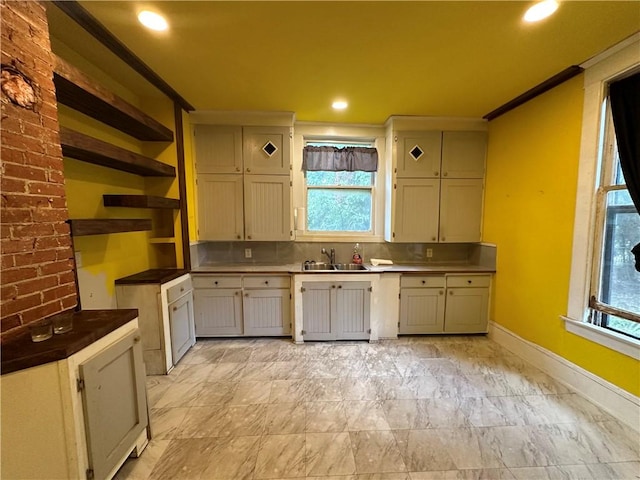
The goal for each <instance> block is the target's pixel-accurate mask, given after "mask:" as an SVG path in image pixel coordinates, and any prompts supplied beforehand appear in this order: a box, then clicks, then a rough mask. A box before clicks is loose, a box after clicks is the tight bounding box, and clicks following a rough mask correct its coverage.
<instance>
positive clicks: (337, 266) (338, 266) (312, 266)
mask: <svg viewBox="0 0 640 480" xmlns="http://www.w3.org/2000/svg"><path fill="white" fill-rule="evenodd" d="M302 270H303V271H305V272H311V271H320V272H331V271H334V272H335V271H341V272H359V271H367V270H368V269H367V267H365V266H364V265H358V264H355V263H334V264H331V263H322V262H320V263H303V264H302Z"/></svg>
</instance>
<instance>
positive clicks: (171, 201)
mask: <svg viewBox="0 0 640 480" xmlns="http://www.w3.org/2000/svg"><path fill="white" fill-rule="evenodd" d="M102 200H103V203H104V206H105V207H130V208H167V209H174V210H175V209H179V208H180V200H178V199H177V198H165V197H154V196H152V195H103V196H102Z"/></svg>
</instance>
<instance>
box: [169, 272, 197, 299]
mask: <svg viewBox="0 0 640 480" xmlns="http://www.w3.org/2000/svg"><path fill="white" fill-rule="evenodd" d="M192 288H193V286H192V284H191V278H187V279H185V280H184V281H182V282H180V283H179V284H178V285H174V286H173V287H171V288H168V289H167V302H168V303H172V302H175V301H176V300H177V299H178V298H180V297H181V296H182V295H184V294H185V293H187V292H188V291H189V290H191V289H192Z"/></svg>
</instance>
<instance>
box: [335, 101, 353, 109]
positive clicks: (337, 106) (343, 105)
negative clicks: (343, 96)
mask: <svg viewBox="0 0 640 480" xmlns="http://www.w3.org/2000/svg"><path fill="white" fill-rule="evenodd" d="M331 106H332V107H333V109H334V110H344V109H345V108H347V107H348V106H349V104H348V103H347V102H345V101H344V100H336V101H335V102H333V103H332V104H331Z"/></svg>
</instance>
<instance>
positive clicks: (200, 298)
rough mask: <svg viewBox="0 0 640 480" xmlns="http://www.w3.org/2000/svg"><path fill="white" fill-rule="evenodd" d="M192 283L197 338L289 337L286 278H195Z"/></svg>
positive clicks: (289, 290)
mask: <svg viewBox="0 0 640 480" xmlns="http://www.w3.org/2000/svg"><path fill="white" fill-rule="evenodd" d="M193 283H194V288H195V290H194V304H195V306H194V308H195V324H196V336H198V337H216V336H241V335H246V336H283V335H289V334H290V332H291V279H290V277H289V276H288V275H287V276H285V275H260V276H251V275H198V276H194V280H193Z"/></svg>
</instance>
